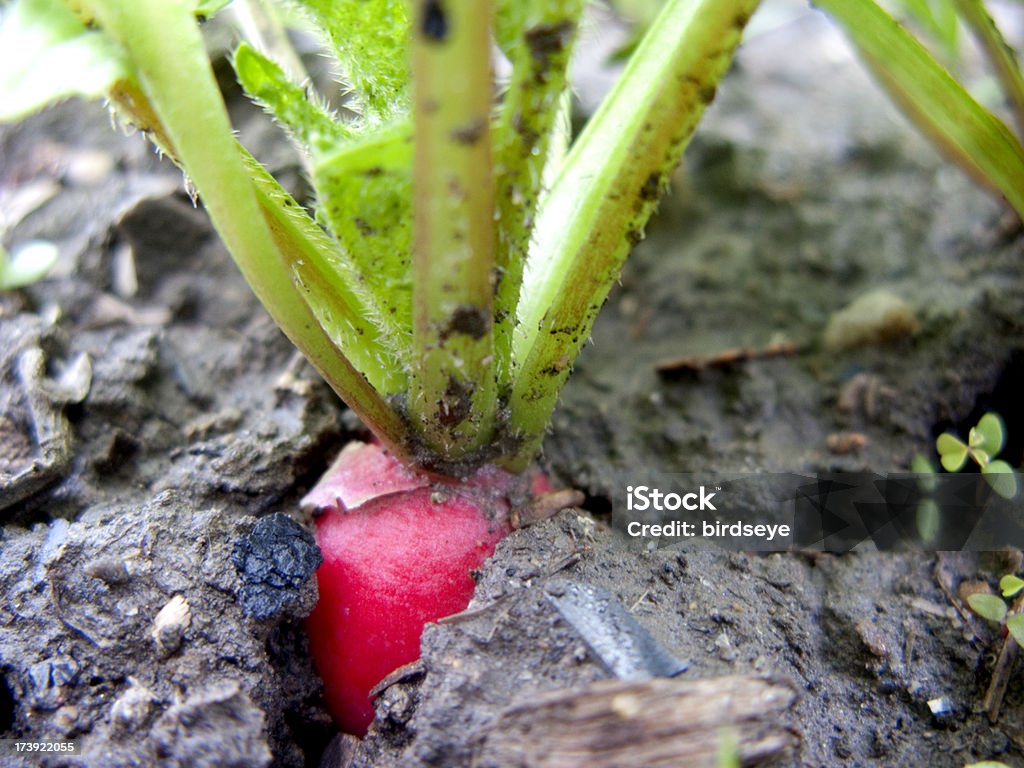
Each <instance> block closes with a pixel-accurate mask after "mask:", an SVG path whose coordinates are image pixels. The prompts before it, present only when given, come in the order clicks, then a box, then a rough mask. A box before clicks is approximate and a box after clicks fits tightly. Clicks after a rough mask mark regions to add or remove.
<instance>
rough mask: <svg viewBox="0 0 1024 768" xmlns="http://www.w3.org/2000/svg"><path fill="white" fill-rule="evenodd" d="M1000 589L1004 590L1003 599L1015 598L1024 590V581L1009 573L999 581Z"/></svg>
mask: <svg viewBox="0 0 1024 768" xmlns="http://www.w3.org/2000/svg"><path fill="white" fill-rule="evenodd" d="M999 589H1000V590H1002V593H1003V597H1013V596H1014V595H1016V594H1017V593H1018V592H1020V591H1021V590H1022V589H1024V579H1021V578H1020V577H1019V576H1015V575H1014V574H1012V573H1008V574H1006V575H1005V576H1003V578H1001V579H1000V580H999Z"/></svg>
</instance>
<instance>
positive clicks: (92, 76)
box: [0, 0, 129, 122]
mask: <svg viewBox="0 0 1024 768" xmlns="http://www.w3.org/2000/svg"><path fill="white" fill-rule="evenodd" d="M128 74H129V68H128V65H127V64H126V63H125V60H124V58H123V55H122V53H121V51H120V49H119V48H118V46H117V45H115V44H114V42H113V41H111V40H110V39H109V38H108V37H107V36H106V35H104V34H103V33H101V32H98V31H96V30H92V29H87V28H86V26H85V24H83V23H82V22H81V21H80V20H79V19H78V17H77V16H75V14H74V13H72V12H71V11H70V10H68V8H67V7H66V6H65V5H64V3H62V2H60V0H16V1H15V2H14V3H11V4H10V5H8V6H7V8H6V9H4V11H3V17H2V19H0V122H2V121H13V120H19V119H21V118H23V117H25V116H26V115H29V114H31V113H32V112H35V111H36V110H39V109H42V108H43V107H45V106H46V105H47V104H51V103H53V102H55V101H59V100H60V99H64V98H67V97H69V96H85V97H89V98H97V97H100V96H103V95H104V94H106V92H107V91H108V90H109V89H110V87H111V86H112V85H113V84H114V83H115V82H117V81H118V80H120V79H123V78H125V77H127V76H128Z"/></svg>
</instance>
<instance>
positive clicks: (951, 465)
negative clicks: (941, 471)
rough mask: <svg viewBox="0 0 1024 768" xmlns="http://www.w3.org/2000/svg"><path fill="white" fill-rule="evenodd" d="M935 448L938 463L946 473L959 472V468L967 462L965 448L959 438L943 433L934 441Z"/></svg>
mask: <svg viewBox="0 0 1024 768" xmlns="http://www.w3.org/2000/svg"><path fill="white" fill-rule="evenodd" d="M935 447H936V448H937V449H938V451H939V457H940V458H939V461H940V462H941V463H942V466H943V467H944V468H945V470H946V471H947V472H959V471H960V468H961V467H962V466H963V465H964V462H965V461H967V446H966V445H964V444H963V442H962V441H961V440H960V438H958V437H956V436H955V435H951V434H950V433H949V432H943V433H942V434H941V435H939V439H938V440H936V441H935Z"/></svg>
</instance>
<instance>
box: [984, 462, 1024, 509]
mask: <svg viewBox="0 0 1024 768" xmlns="http://www.w3.org/2000/svg"><path fill="white" fill-rule="evenodd" d="M981 473H982V474H983V475H985V480H987V481H988V484H989V486H991V488H992V490H993V491H995V492H996V493H998V494H999V495H1000V496H1002V497H1003V498H1004V499H1012V498H1013V497H1014V496H1016V495H1017V476H1016V475H1015V474H1014V473H1013V467H1011V466H1010V465H1009V464H1007V463H1006V462H1005V461H1003V460H1001V459H999V460H997V461H990V462H989V463H988V464H985V465H984V466H983V467H982V468H981Z"/></svg>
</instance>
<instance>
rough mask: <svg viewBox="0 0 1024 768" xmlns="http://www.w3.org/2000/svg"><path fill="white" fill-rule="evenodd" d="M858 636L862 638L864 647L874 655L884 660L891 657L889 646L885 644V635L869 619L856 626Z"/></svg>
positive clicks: (862, 620) (859, 622)
mask: <svg viewBox="0 0 1024 768" xmlns="http://www.w3.org/2000/svg"><path fill="white" fill-rule="evenodd" d="M856 629H857V635H858V636H859V637H860V640H861V642H862V643H864V647H865V648H867V649H868V651H870V652H871V654H872V655H874V656H877V657H878V658H880V659H884V658H885V657H886V656H888V655H889V646H888V645H887V644H886V642H885V634H884V633H883V632H882V630H881V629H879V628H878V627H877V626H876V625H875V624H874V623H872V622H871V621H869V620H868V619H861V620H860V621H858V622H857V624H856Z"/></svg>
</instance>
